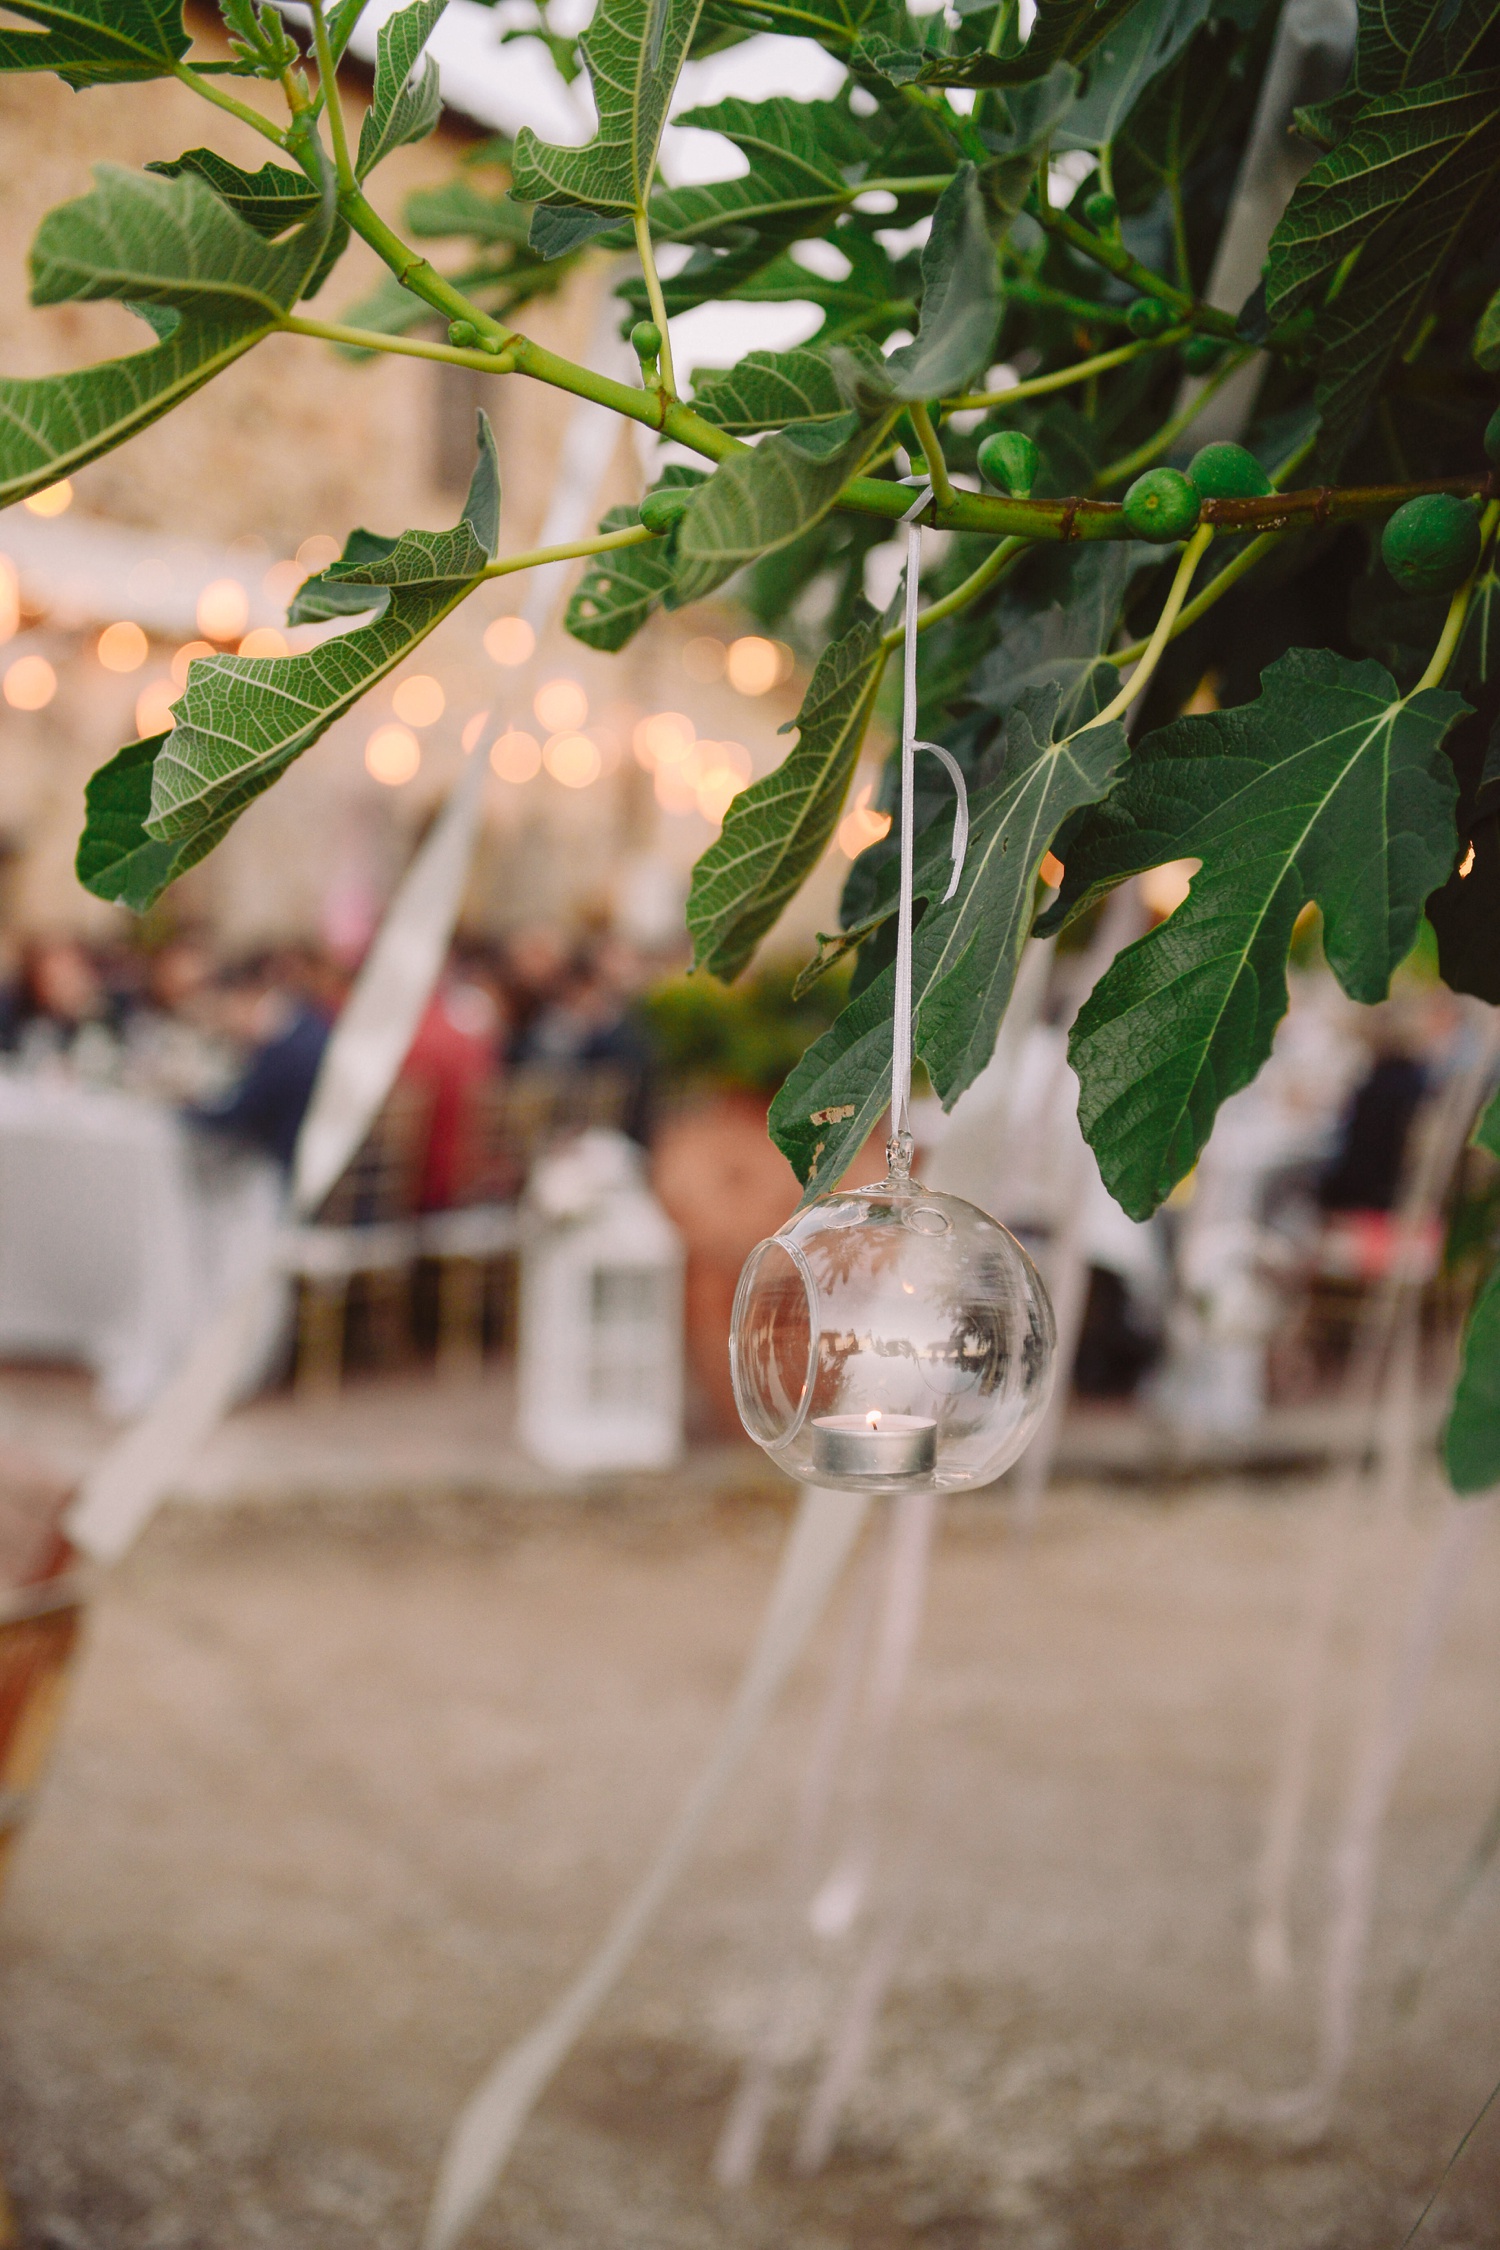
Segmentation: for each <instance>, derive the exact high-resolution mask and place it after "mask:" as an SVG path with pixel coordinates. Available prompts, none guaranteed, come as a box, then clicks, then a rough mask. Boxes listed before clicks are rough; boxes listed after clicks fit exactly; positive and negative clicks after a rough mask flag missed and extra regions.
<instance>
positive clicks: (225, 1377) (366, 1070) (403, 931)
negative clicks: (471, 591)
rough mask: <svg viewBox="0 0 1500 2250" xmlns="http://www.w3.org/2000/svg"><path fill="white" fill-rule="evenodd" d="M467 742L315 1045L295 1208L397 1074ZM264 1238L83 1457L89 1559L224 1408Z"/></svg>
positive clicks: (362, 1128)
mask: <svg viewBox="0 0 1500 2250" xmlns="http://www.w3.org/2000/svg"><path fill="white" fill-rule="evenodd" d="M485 772H486V760H485V754H484V751H483V750H482V749H476V750H474V751H473V752H472V753H471V755H470V757H469V761H468V764H467V766H466V767H465V770H464V772H463V774H462V775H461V777H460V779H459V782H458V785H457V787H456V788H455V789H454V790H453V792H452V794H451V795H450V797H449V799H448V802H447V804H446V805H444V807H443V810H442V812H441V813H440V814H439V815H438V818H437V820H436V821H435V822H434V823H433V826H432V831H431V833H430V834H429V836H428V837H427V839H426V841H425V843H424V844H423V845H422V848H421V850H420V851H419V852H418V853H417V856H416V858H415V859H414V860H413V861H412V863H411V866H410V867H409V868H408V869H407V871H406V873H405V875H404V876H403V877H402V880H401V885H400V888H399V889H398V891H397V893H396V896H395V898H394V899H393V900H392V902H391V905H390V907H389V909H388V910H387V913H386V916H385V919H384V921H383V922H382V923H381V925H380V930H379V934H378V935H377V937H376V939H375V943H374V944H373V945H372V946H371V948H370V951H369V953H368V955H367V956H366V958H365V961H364V964H363V966H362V967H361V969H360V972H359V975H358V977H357V978H356V979H355V983H354V990H353V991H352V993H351V994H350V996H349V1001H348V1004H347V1006H346V1007H345V1009H344V1012H343V1014H342V1015H341V1016H340V1018H339V1020H338V1023H337V1025H336V1026H335V1028H334V1032H333V1036H332V1037H331V1039H330V1040H329V1042H328V1045H327V1047H326V1049H325V1050H324V1054H323V1061H322V1065H321V1067H320V1069H319V1072H318V1078H317V1084H316V1085H315V1087H314V1088H313V1097H312V1101H311V1102H310V1104H309V1105H308V1111H307V1115H306V1116H305V1117H304V1119H303V1120H302V1128H301V1131H300V1132H299V1133H298V1135H297V1148H296V1154H295V1157H294V1159H293V1167H292V1182H293V1184H292V1194H291V1207H292V1214H293V1216H294V1217H298V1218H302V1217H306V1216H307V1214H308V1213H309V1212H311V1211H315V1210H316V1209H317V1207H318V1205H319V1204H320V1203H321V1202H322V1200H323V1198H324V1196H325V1195H326V1194H327V1193H328V1190H329V1188H330V1187H331V1186H332V1185H333V1183H334V1181H335V1180H336V1179H337V1178H338V1177H339V1174H340V1173H341V1172H342V1171H343V1169H344V1166H345V1165H346V1164H347V1163H348V1161H349V1159H350V1157H351V1156H352V1155H353V1154H354V1151H355V1150H356V1149H357V1148H358V1147H359V1145H360V1143H361V1141H363V1139H364V1137H365V1135H366V1133H368V1131H369V1129H370V1127H371V1125H372V1124H373V1122H374V1120H375V1116H376V1113H377V1111H378V1110H379V1108H380V1106H381V1103H382V1102H383V1101H384V1100H385V1097H386V1095H387V1094H388V1093H389V1092H390V1089H391V1087H392V1085H393V1084H394V1082H395V1079H396V1074H397V1072H398V1071H399V1070H400V1068H401V1065H402V1063H403V1062H404V1061H405V1059H406V1053H407V1049H408V1048H409V1047H410V1045H411V1043H412V1040H413V1038H414V1037H415V1035H416V1029H417V1026H418V1024H419V1023H420V1022H421V1020H422V1013H423V1010H424V1009H425V1008H426V1006H427V1002H428V1000H429V999H430V997H431V995H432V991H433V988H434V986H435V985H436V983H437V980H438V977H439V975H440V974H441V971H442V966H443V963H444V961H445V960H446V958H447V954H448V947H449V944H450V943H451V941H452V937H453V927H454V924H455V922H456V921H457V919H458V910H459V907H460V905H461V903H462V901H463V894H464V885H465V883H466V882H467V880H468V873H469V862H470V859H471V858H472V856H473V850H474V838H475V835H476V833H477V832H478V826H479V814H480V807H481V804H482V801H483V788H484V775H485ZM278 1261H279V1248H278V1246H277V1245H276V1244H275V1243H274V1242H272V1243H268V1244H267V1245H266V1247H265V1254H264V1256H263V1257H262V1258H260V1259H259V1260H258V1261H257V1263H256V1266H255V1270H254V1271H253V1272H252V1273H250V1274H249V1275H248V1276H247V1277H246V1278H245V1280H244V1281H243V1282H242V1283H241V1285H240V1287H239V1288H238V1289H237V1290H236V1291H235V1292H234V1294H233V1295H232V1296H231V1297H230V1298H229V1299H228V1300H227V1302H225V1303H224V1304H223V1305H221V1306H220V1308H219V1310H218V1311H217V1312H216V1313H215V1314H214V1316H213V1317H212V1319H211V1320H210V1321H209V1322H208V1324H207V1326H206V1327H205V1328H204V1330H203V1332H202V1334H201V1335H200V1336H199V1338H198V1341H197V1342H196V1343H195V1344H194V1346H193V1347H192V1349H191V1351H190V1352H189V1353H188V1355H187V1358H186V1360H185V1361H184V1362H183V1364H182V1366H181V1367H180V1368H179V1369H178V1370H177V1373H176V1374H175V1375H174V1376H173V1377H172V1379H171V1381H170V1382H169V1383H168V1384H167V1386H166V1388H165V1389H164V1390H163V1391H162V1392H161V1393H160V1394H159V1395H158V1397H157V1398H156V1399H155V1400H154V1401H153V1402H152V1404H151V1405H150V1407H148V1408H147V1410H146V1412H145V1413H144V1414H143V1415H142V1416H141V1418H140V1420H139V1421H138V1422H134V1423H132V1425H131V1427H130V1428H129V1429H128V1430H127V1431H126V1432H125V1434H124V1435H123V1437H121V1438H119V1439H117V1440H116V1442H115V1443H114V1444H113V1445H112V1446H111V1447H110V1448H109V1450H108V1452H107V1453H105V1454H104V1455H103V1456H102V1457H101V1458H100V1459H99V1460H98V1461H96V1462H95V1464H94V1466H93V1468H92V1469H90V1471H89V1473H88V1475H87V1477H86V1478H85V1479H84V1482H83V1486H82V1489H81V1490H80V1492H79V1495H78V1497H77V1499H76V1500H75V1501H74V1502H73V1504H72V1507H71V1508H70V1509H69V1511H68V1514H67V1517H66V1519H65V1528H66V1530H67V1534H68V1537H69V1538H70V1539H71V1540H72V1542H73V1544H74V1546H75V1547H81V1548H82V1549H83V1551H84V1553H85V1554H87V1555H90V1556H91V1557H92V1558H93V1560H94V1561H95V1562H101V1563H112V1562H118V1561H119V1559H120V1557H121V1556H122V1555H123V1554H124V1553H125V1551H126V1549H127V1548H129V1547H130V1546H131V1545H132V1544H133V1543H134V1541H135V1540H136V1539H137V1538H138V1537H139V1535H140V1533H141V1532H142V1531H143V1530H144V1529H145V1527H146V1525H147V1523H148V1522H149V1521H150V1519H151V1517H152V1516H153V1515H154V1513H155V1512H156V1509H157V1507H158V1506H159V1505H160V1503H161V1501H162V1500H163V1499H164V1498H165V1497H166V1495H167V1493H168V1492H170V1491H171V1490H172V1488H173V1486H174V1485H175V1484H176V1483H177V1482H178V1481H179V1479H180V1478H181V1476H182V1475H183V1473H184V1471H185V1470H186V1468H187V1466H188V1463H189V1462H190V1461H191V1460H192V1458H193V1456H194V1454H195V1453H196V1452H197V1451H198V1449H199V1447H200V1446H201V1445H203V1444H204V1443H205V1441H206V1440H207V1439H208V1438H209V1437H210V1436H211V1435H212V1433H213V1431H214V1429H215V1428H216V1427H217V1425H218V1423H219V1422H220V1421H221V1420H222V1419H223V1417H224V1415H225V1414H227V1413H228V1411H229V1409H230V1407H231V1406H232V1405H233V1404H234V1401H235V1398H236V1397H237V1395H238V1394H239V1391H240V1388H241V1385H242V1384H243V1383H244V1382H245V1379H246V1375H247V1372H248V1371H249V1369H250V1368H251V1367H252V1366H253V1365H254V1360H255V1354H256V1351H257V1348H258V1347H262V1346H263V1344H264V1342H265V1339H266V1338H267V1335H268V1333H269V1332H270V1330H271V1323H272V1322H273V1321H274V1320H275V1318H276V1313H277V1305H278V1300H279V1297H280V1292H281V1290H282V1287H283V1282H282V1279H281V1275H280V1272H279V1270H278Z"/></svg>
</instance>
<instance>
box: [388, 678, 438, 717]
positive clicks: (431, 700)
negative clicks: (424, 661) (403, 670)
mask: <svg viewBox="0 0 1500 2250" xmlns="http://www.w3.org/2000/svg"><path fill="white" fill-rule="evenodd" d="M391 708H392V710H393V711H394V712H395V714H396V716H397V718H398V719H400V720H401V721H402V722H403V724H404V725H406V726H409V727H431V726H436V724H437V722H438V720H439V719H440V718H441V717H442V715H443V713H444V712H445V711H446V710H447V708H448V698H447V697H446V695H444V693H443V690H442V687H441V685H440V684H439V682H438V681H436V680H435V679H433V677H432V675H431V674H430V673H429V672H408V673H407V675H406V677H405V679H404V680H398V681H397V682H396V688H395V693H394V694H393V695H392V697H391Z"/></svg>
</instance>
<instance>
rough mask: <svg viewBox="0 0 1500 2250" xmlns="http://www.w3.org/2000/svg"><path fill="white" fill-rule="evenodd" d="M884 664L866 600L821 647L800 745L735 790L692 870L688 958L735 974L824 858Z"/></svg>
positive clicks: (800, 719) (800, 716)
mask: <svg viewBox="0 0 1500 2250" xmlns="http://www.w3.org/2000/svg"><path fill="white" fill-rule="evenodd" d="M884 665H885V649H884V647H883V645H882V640H881V631H880V622H879V620H878V619H877V618H876V617H875V615H874V613H873V612H872V611H870V610H866V611H865V613H864V615H863V616H861V617H860V618H859V619H858V620H857V621H856V623H855V624H854V626H853V627H852V629H851V630H850V631H849V632H848V633H846V634H845V635H844V637H843V639H842V640H839V641H836V642H835V643H834V645H833V646H832V647H831V648H829V649H826V650H825V651H824V653H823V655H822V657H821V659H820V660H819V663H818V666H817V669H816V670H815V671H814V673H813V676H812V678H811V680H810V681H809V682H808V686H807V693H806V695H804V697H803V698H802V708H801V710H800V711H799V712H798V713H797V719H796V726H797V747H796V748H795V750H793V751H792V752H791V753H790V755H789V756H788V757H786V758H785V759H784V760H783V762H782V763H781V765H780V766H778V767H777V769H776V771H775V773H772V774H767V775H766V777H765V779H764V780H763V781H757V782H753V783H752V784H751V786H750V787H749V788H748V789H742V790H741V791H740V794H739V795H738V796H737V797H736V798H735V799H734V801H733V803H732V804H731V805H730V807H729V811H728V813H727V814H726V815H725V819H724V826H723V829H722V831H721V832H720V834H719V836H718V838H717V840H716V841H715V842H714V843H712V844H710V846H709V848H708V850H707V851H706V852H705V853H704V855H703V857H702V858H701V859H700V860H699V862H698V864H697V866H696V867H695V868H694V870H693V887H692V891H691V893H690V895H689V898H688V910H687V921H688V929H689V931H690V933H691V935H692V939H693V961H694V965H695V967H697V968H700V969H712V971H713V972H714V974H715V975H716V976H721V977H730V978H732V977H736V976H738V975H739V973H740V971H741V969H743V968H744V967H745V965H746V963H747V962H748V961H749V960H750V957H751V955H752V954H753V953H754V951H755V948H756V947H757V945H759V943H760V941H761V939H762V938H763V937H764V936H765V934H766V932H767V930H769V929H770V928H771V926H772V925H773V923H774V922H775V921H776V919H777V917H778V916H779V915H780V913H781V910H782V908H783V907H784V906H785V904H786V902H787V900H788V899H789V898H791V897H792V895H793V893H794V892H796V891H798V890H800V889H801V887H802V884H803V883H804V881H805V880H806V878H807V876H808V875H809V874H810V873H811V872H812V869H813V868H814V867H815V866H816V865H817V863H818V861H819V860H820V859H821V858H822V856H823V852H824V850H825V848H826V846H827V844H828V840H829V838H830V837H831V836H832V834H833V830H834V825H835V823H836V822H837V820H838V817H839V813H840V812H841V810H842V809H843V803H844V799H845V797H846V796H847V794H848V790H849V782H850V778H851V776H852V775H853V772H854V768H855V766H856V764H857V763H858V760H859V751H860V744H861V743H862V742H863V740H864V735H865V728H866V727H867V726H868V724H869V720H870V712H871V708H872V706H873V704H874V701H875V692H876V690H877V688H878V687H879V685H880V675H881V672H882V670H883V669H884Z"/></svg>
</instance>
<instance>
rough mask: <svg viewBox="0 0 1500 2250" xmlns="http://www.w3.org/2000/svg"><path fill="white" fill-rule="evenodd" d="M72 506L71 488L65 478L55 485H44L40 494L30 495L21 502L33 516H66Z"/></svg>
mask: <svg viewBox="0 0 1500 2250" xmlns="http://www.w3.org/2000/svg"><path fill="white" fill-rule="evenodd" d="M72 505H73V487H72V485H71V484H70V483H69V482H68V479H67V478H66V477H63V478H62V479H61V481H60V482H59V483H57V484H44V485H43V486H42V489H41V491H40V492H33V493H31V494H30V495H29V496H28V497H27V499H26V500H24V501H23V502H22V506H23V507H27V508H29V509H30V510H31V513H32V514H33V515H34V516H62V515H66V514H67V512H68V510H69V508H71V507H72Z"/></svg>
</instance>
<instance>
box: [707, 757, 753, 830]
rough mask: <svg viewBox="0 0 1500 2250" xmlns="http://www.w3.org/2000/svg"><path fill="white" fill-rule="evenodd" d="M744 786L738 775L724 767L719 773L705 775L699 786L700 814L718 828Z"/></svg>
mask: <svg viewBox="0 0 1500 2250" xmlns="http://www.w3.org/2000/svg"><path fill="white" fill-rule="evenodd" d="M744 786H745V785H744V783H743V782H742V781H741V780H740V779H739V778H738V777H737V775H735V774H732V773H730V772H729V770H728V769H727V767H724V766H721V767H720V768H719V770H718V772H717V773H711V774H707V775H705V777H704V779H703V780H702V781H700V782H699V784H698V810H699V812H701V813H702V815H703V817H704V819H705V820H711V821H712V822H713V823H714V825H715V826H716V827H717V826H718V824H719V822H720V821H721V820H722V819H723V818H724V815H725V814H726V813H727V812H728V810H729V808H730V806H731V805H732V804H733V803H734V800H735V798H736V797H737V796H738V795H739V793H740V791H741V790H742V789H743V788H744Z"/></svg>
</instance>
